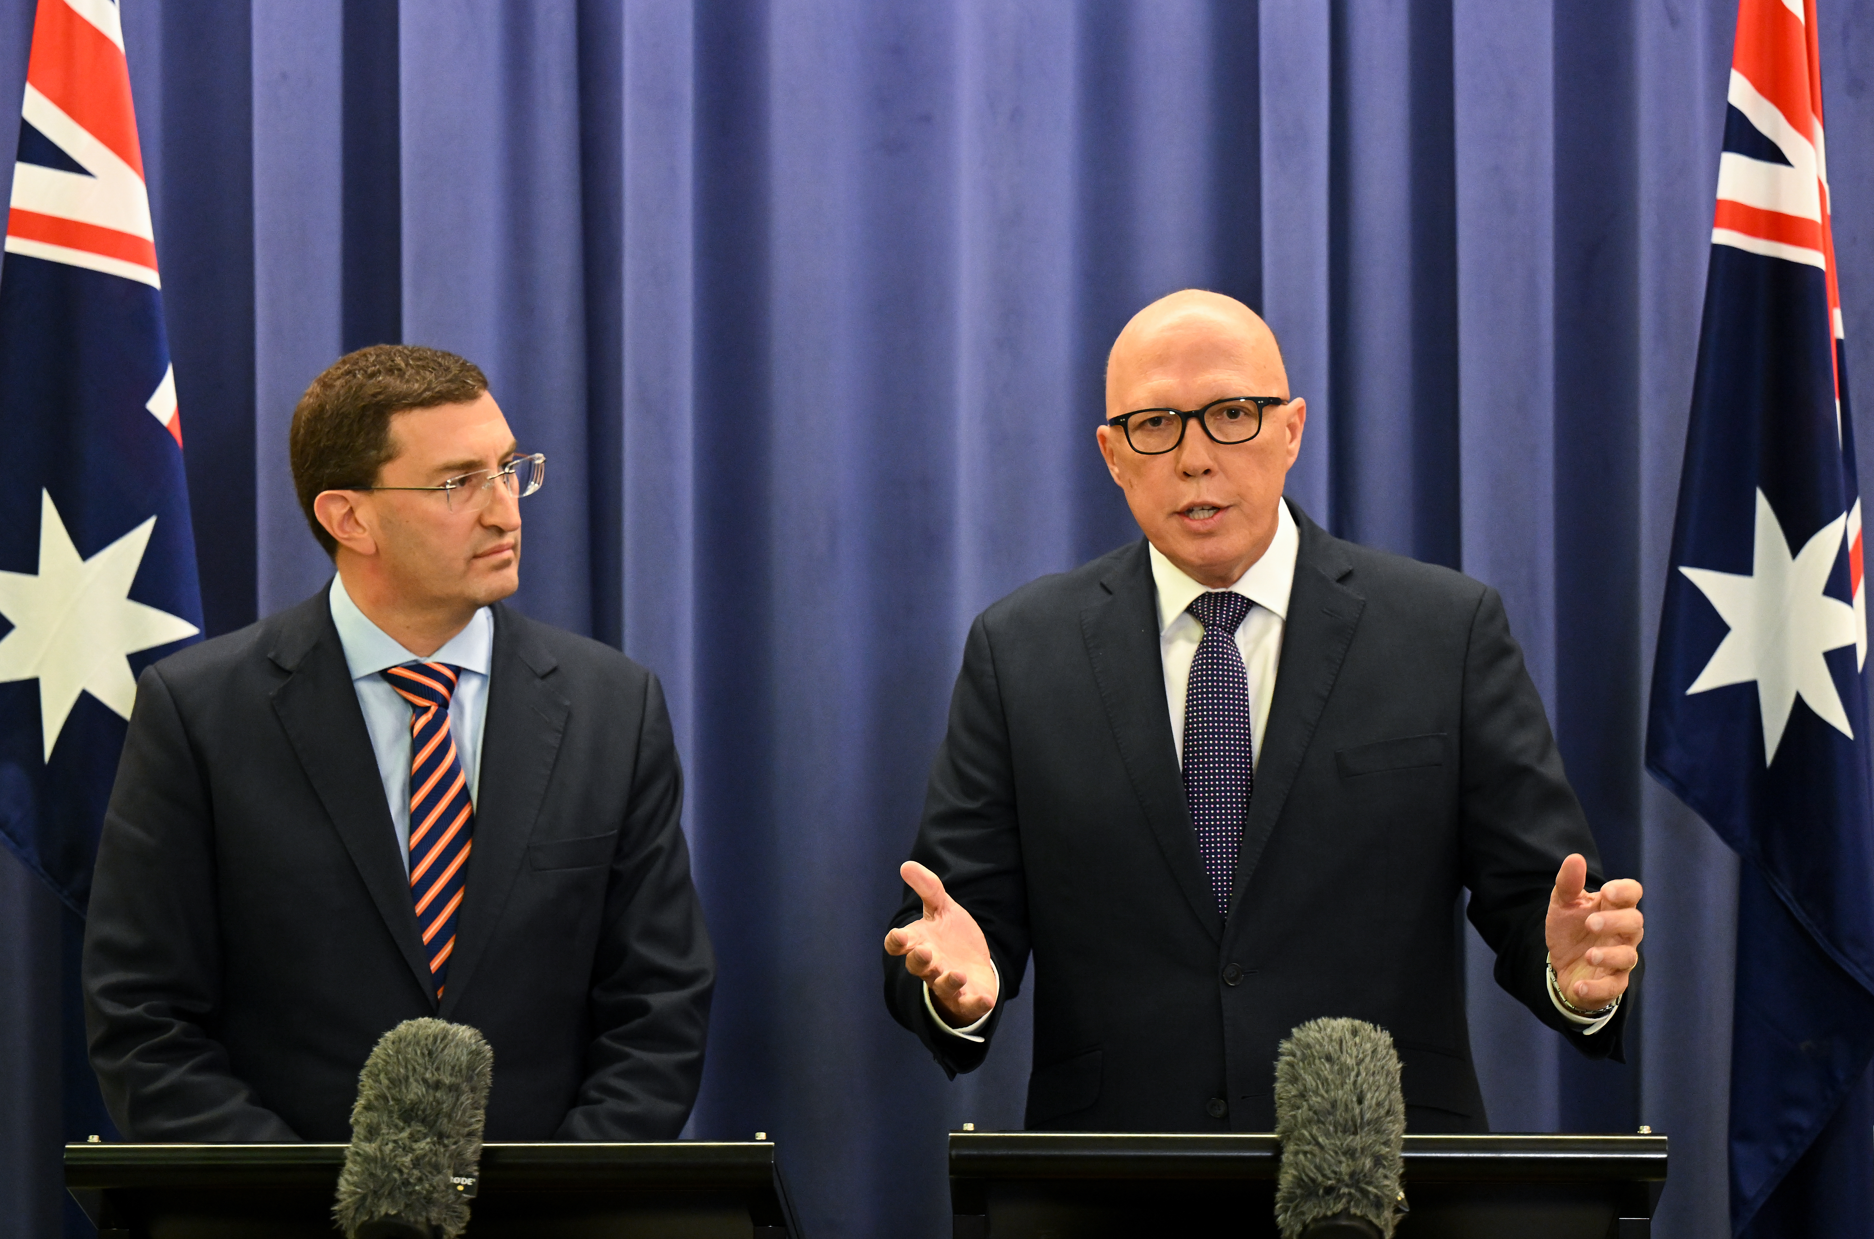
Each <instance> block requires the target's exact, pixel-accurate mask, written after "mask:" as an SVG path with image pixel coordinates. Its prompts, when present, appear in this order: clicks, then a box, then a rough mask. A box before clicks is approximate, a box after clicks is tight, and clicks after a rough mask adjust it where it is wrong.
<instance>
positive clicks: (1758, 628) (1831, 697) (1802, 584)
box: [1679, 490, 1855, 765]
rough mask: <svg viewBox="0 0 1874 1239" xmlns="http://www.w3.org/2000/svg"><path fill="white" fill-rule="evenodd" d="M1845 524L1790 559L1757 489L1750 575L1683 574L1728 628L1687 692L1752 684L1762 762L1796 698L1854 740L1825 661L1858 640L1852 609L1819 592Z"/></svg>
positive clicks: (1838, 521)
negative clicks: (1758, 716)
mask: <svg viewBox="0 0 1874 1239" xmlns="http://www.w3.org/2000/svg"><path fill="white" fill-rule="evenodd" d="M1847 521H1848V517H1847V514H1846V513H1843V514H1842V515H1841V516H1838V517H1836V518H1835V519H1834V520H1832V521H1830V522H1829V523H1828V524H1826V525H1824V526H1822V528H1820V529H1818V530H1817V531H1816V533H1815V536H1814V537H1812V538H1810V539H1809V541H1808V544H1807V545H1805V546H1804V547H1803V548H1802V550H1801V551H1799V552H1798V553H1797V554H1796V557H1795V558H1794V559H1791V558H1790V554H1789V540H1788V539H1787V538H1785V537H1784V536H1783V526H1782V525H1781V524H1780V523H1779V522H1778V521H1777V519H1776V513H1775V512H1774V511H1773V510H1772V509H1771V507H1770V501H1769V500H1768V499H1765V498H1764V497H1763V492H1762V491H1761V490H1760V491H1758V492H1757V532H1756V538H1755V543H1756V546H1755V549H1754V551H1753V553H1752V556H1751V574H1750V575H1749V576H1738V575H1737V574H1735V573H1731V572H1713V571H1711V570H1710V569H1708V568H1685V567H1681V568H1680V569H1679V571H1680V572H1683V573H1684V574H1685V575H1686V576H1687V577H1689V578H1690V579H1691V582H1692V584H1694V585H1696V586H1698V587H1699V589H1701V590H1703V591H1704V592H1705V597H1706V598H1708V599H1710V600H1711V605H1712V606H1714V607H1716V608H1717V610H1718V614H1719V615H1720V616H1721V617H1723V619H1724V622H1725V623H1727V624H1729V625H1730V626H1731V631H1730V632H1729V633H1727V634H1725V638H1724V640H1723V641H1721V642H1719V644H1718V649H1717V652H1716V653H1714V654H1712V656H1711V661H1710V662H1709V663H1706V664H1705V669H1704V670H1703V671H1701V672H1699V674H1698V678H1697V679H1696V680H1693V681H1692V687H1690V688H1688V689H1686V690H1685V692H1686V695H1687V696H1688V697H1689V696H1691V695H1692V694H1693V693H1702V692H1705V691H1707V690H1709V689H1713V688H1723V687H1724V686H1725V685H1727V684H1744V683H1748V682H1749V681H1752V680H1755V681H1756V683H1757V706H1758V708H1759V709H1760V710H1761V711H1762V712H1763V757H1764V764H1765V765H1768V764H1769V762H1770V760H1771V759H1772V758H1774V757H1775V756H1776V749H1777V745H1779V744H1780V743H1782V740H1783V729H1784V728H1785V727H1786V726H1787V725H1788V723H1789V714H1790V710H1791V708H1792V707H1793V706H1794V705H1795V703H1796V698H1797V697H1801V698H1802V699H1803V700H1804V701H1806V702H1808V703H1809V708H1810V709H1811V710H1814V711H1815V713H1816V715H1817V717H1819V718H1821V719H1822V721H1824V722H1826V723H1828V724H1829V725H1830V726H1832V727H1834V728H1835V730H1837V731H1839V732H1841V733H1842V734H1843V735H1845V736H1851V737H1852V736H1853V735H1854V730H1853V728H1851V727H1850V726H1849V725H1848V712H1847V711H1846V710H1844V709H1843V708H1842V704H1841V694H1840V693H1839V692H1837V691H1836V689H1835V677H1834V676H1832V675H1830V674H1829V670H1828V663H1827V662H1826V661H1825V660H1824V659H1823V657H1822V655H1824V654H1826V653H1827V652H1828V651H1830V650H1835V649H1840V648H1841V647H1842V646H1844V645H1853V644H1854V643H1855V617H1854V608H1853V607H1851V606H1849V605H1848V604H1847V603H1845V602H1842V601H1841V600H1840V599H1837V598H1830V597H1829V596H1828V595H1827V594H1824V593H1823V592H1822V587H1823V586H1824V585H1825V584H1827V583H1828V578H1829V574H1830V573H1831V572H1832V571H1834V568H1835V560H1836V557H1837V556H1838V555H1840V554H1841V539H1842V531H1843V530H1844V529H1845V528H1846V526H1847Z"/></svg>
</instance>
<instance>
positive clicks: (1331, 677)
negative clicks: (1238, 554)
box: [1230, 503, 1366, 909]
mask: <svg viewBox="0 0 1874 1239" xmlns="http://www.w3.org/2000/svg"><path fill="white" fill-rule="evenodd" d="M1289 509H1290V511H1292V512H1293V513H1294V515H1295V523H1296V525H1297V526H1298V527H1299V531H1300V534H1301V547H1300V550H1299V552H1298V553H1297V555H1296V559H1295V584H1294V587H1293V588H1292V589H1291V590H1290V592H1289V599H1288V620H1287V622H1286V623H1285V624H1284V625H1283V631H1282V658H1281V661H1280V663H1279V664H1278V665H1277V668H1276V673H1275V698H1274V700H1273V701H1272V702H1270V705H1269V722H1268V725H1267V726H1266V727H1265V728H1264V729H1263V750H1262V756H1261V758H1260V760H1258V761H1257V763H1256V790H1255V795H1254V796H1252V797H1251V798H1250V805H1249V816H1248V818H1247V820H1246V821H1245V822H1244V824H1243V845H1242V848H1241V849H1240V850H1239V851H1238V852H1237V857H1236V886H1235V891H1234V897H1233V898H1232V899H1231V900H1230V907H1231V908H1232V909H1234V908H1237V907H1240V906H1241V905H1242V903H1243V900H1244V897H1245V894H1246V892H1247V891H1248V890H1249V882H1250V879H1251V878H1252V877H1253V876H1255V872H1256V864H1257V862H1258V861H1260V860H1261V859H1262V850H1263V847H1264V846H1265V845H1266V844H1267V843H1268V842H1269V835H1270V832H1271V831H1273V830H1274V829H1275V823H1276V821H1277V819H1278V818H1280V817H1281V815H1282V807H1283V806H1284V805H1285V804H1287V803H1288V793H1289V791H1290V789H1291V788H1293V787H1294V785H1295V776H1296V775H1297V774H1298V773H1299V772H1300V770H1301V762H1302V758H1303V757H1304V756H1305V755H1306V754H1307V752H1308V743H1309V741H1310V740H1311V739H1313V737H1314V728H1315V724H1316V723H1318V722H1320V721H1321V711H1322V710H1323V709H1325V708H1326V706H1327V699H1328V694H1330V693H1331V692H1333V690H1334V681H1335V679H1336V678H1337V677H1338V676H1339V675H1340V667H1341V662H1342V661H1343V660H1344V659H1345V658H1346V656H1347V647H1348V646H1349V645H1350V644H1351V643H1352V642H1353V634H1354V629H1355V628H1357V627H1359V624H1360V612H1361V611H1362V610H1363V609H1364V608H1365V606H1366V599H1364V598H1362V597H1361V596H1360V595H1359V594H1357V593H1355V592H1354V591H1353V590H1351V589H1349V588H1347V587H1346V586H1344V585H1342V584H1341V583H1340V580H1341V578H1342V577H1344V576H1346V575H1347V573H1348V572H1350V571H1352V568H1353V565H1352V563H1351V562H1350V561H1349V560H1348V559H1347V557H1346V555H1345V554H1344V553H1343V552H1342V551H1341V550H1340V547H1339V545H1338V544H1337V543H1336V541H1335V539H1333V538H1332V537H1330V536H1329V535H1328V534H1327V533H1326V532H1325V531H1323V530H1322V529H1321V527H1320V526H1319V525H1316V524H1315V523H1314V522H1313V521H1311V520H1309V519H1308V517H1307V515H1306V514H1305V513H1303V512H1302V510H1301V509H1300V508H1299V507H1296V506H1295V505H1294V504H1292V503H1291V504H1289Z"/></svg>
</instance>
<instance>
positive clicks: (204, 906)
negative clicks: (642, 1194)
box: [84, 345, 715, 1142]
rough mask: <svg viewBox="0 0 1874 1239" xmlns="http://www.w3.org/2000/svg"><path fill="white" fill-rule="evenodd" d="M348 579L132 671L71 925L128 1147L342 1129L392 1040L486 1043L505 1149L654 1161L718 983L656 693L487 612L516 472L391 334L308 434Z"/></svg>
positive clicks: (693, 1069)
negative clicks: (416, 1037)
mask: <svg viewBox="0 0 1874 1239" xmlns="http://www.w3.org/2000/svg"><path fill="white" fill-rule="evenodd" d="M291 454H292V466H293V480H294V485H295V488H296V489H297V491H298V496H299V501H300V505H301V507H302V508H303V509H304V511H305V514H306V519H307V522H308V524H310V526H311V527H312V532H313V535H314V536H315V537H316V538H317V539H318V541H319V543H320V545H321V546H322V547H324V549H325V550H326V552H327V553H328V554H330V555H331V556H332V559H333V563H334V566H335V568H336V570H337V571H336V574H335V575H334V577H333V579H332V582H331V584H330V586H329V587H328V588H326V589H322V590H320V591H319V593H318V594H316V595H315V596H314V597H312V598H310V599H308V600H307V601H305V602H303V603H301V604H300V605H298V606H296V607H293V608H291V609H289V610H287V611H283V612H281V613H280V614H277V615H274V616H271V617H269V618H268V619H265V620H262V621H261V622H260V623H258V624H256V625H254V626H253V627H250V628H247V629H244V630H242V631H240V632H237V633H233V634H230V635H228V636H225V637H221V638H218V639H216V640H213V641H208V642H205V643H203V644H201V645H197V646H195V647H193V648H191V649H188V650H185V651H183V652H181V653H179V654H176V655H173V656H171V657H169V658H166V659H164V660H163V661H161V662H159V663H157V664H156V665H154V666H152V667H150V668H149V669H148V670H146V671H145V672H144V673H143V676H142V679H141V680H140V681H139V683H138V686H137V703H136V708H135V711H134V714H133V716H132V718H131V722H130V731H129V736H128V739H127V740H126V742H125V747H124V755H123V760H122V763H121V765H120V767H119V770H118V777H117V783H116V786H115V788H114V789H113V792H112V796H111V803H110V808H109V811H108V813H107V814H106V817H105V823H104V835H103V841H102V843H101V845H100V848H99V852H98V862H97V871H96V879H95V884H94V887H93V893H92V897H91V907H90V916H89V920H88V924H87V928H86V936H85V958H84V988H85V1002H86V1022H87V1027H88V1030H89V1034H90V1042H91V1059H92V1065H93V1066H94V1068H95V1069H96V1071H97V1074H98V1078H99V1081H100V1082H101V1084H102V1085H103V1090H104V1096H105V1100H106V1101H107V1103H108V1104H109V1106H110V1109H111V1114H112V1117H113V1118H114V1119H115V1120H116V1122H117V1124H118V1127H119V1128H120V1129H121V1130H122V1132H123V1133H124V1135H125V1136H127V1137H129V1138H130V1139H134V1140H156V1141H243V1142H246V1141H291V1140H345V1139H348V1138H349V1134H350V1111H351V1105H352V1100H353V1097H354V1095H355V1093H356V1091H357V1083H358V1072H359V1069H360V1067H361V1066H362V1065H363V1063H364V1060H365V1058H366V1056H367V1055H368V1054H369V1053H370V1051H371V1048H372V1047H373V1045H374V1044H375V1043H376V1042H377V1039H378V1038H379V1037H380V1036H381V1035H382V1034H383V1033H384V1032H386V1031H387V1030H389V1029H390V1028H392V1027H394V1026H396V1025H397V1024H399V1023H401V1022H402V1021H404V1020H407V1019H413V1018H417V1017H423V1016H436V1017H440V1018H442V1019H444V1020H449V1021H452V1022H456V1023H462V1024H468V1025H472V1026H474V1027H476V1028H478V1029H480V1030H481V1032H482V1033H483V1034H484V1035H485V1036H486V1037H487V1039H488V1041H489V1043H490V1044H491V1046H492V1047H493V1050H494V1088H493V1092H492V1095H491V1097H490V1099H489V1104H488V1118H487V1134H488V1137H489V1138H490V1139H497V1140H659V1139H672V1138H674V1137H675V1136H676V1135H677V1133H678V1132H679V1131H680V1130H681V1129H682V1127H683V1125H684V1122H685V1120H686V1119H687V1118H688V1115H689V1112H690V1107H691V1104H692V1102H693V1101H694V1100H695V1096H696V1090H697V1086H698V1084H699V1082H700V1078H701V1074H702V1062H703V1041H704V1033H705V1030H706V1027H707V1023H708V1017H709V1000H710V993H711V989H712V986H713V984H714V976H715V961H714V957H713V955H712V953H711V949H710V943H709V935H708V932H707V930H706V929H705V927H704V924H703V917H702V912H701V909H700V907H699V904H698V901H697V896H696V891H695V888H694V886H693V885H692V883H691V879H690V868H689V855H688V851H687V849H686V847H685V845H684V839H683V834H682V832H681V830H680V829H679V815H680V811H681V806H682V777H681V773H680V771H679V769H678V764H677V754H676V749H675V746H674V743H673V739H672V734H671V727H670V719H669V716H668V714H667V712H666V710H665V707H664V701H663V695H662V691H661V690H660V688H659V687H658V683H657V679H656V677H655V676H653V675H651V674H650V673H649V672H648V671H646V670H645V669H644V668H643V667H640V666H638V665H637V664H636V663H633V662H632V661H630V660H629V659H627V658H625V657H624V656H623V655H621V654H619V653H618V652H617V651H615V650H612V649H609V648H607V647H605V646H602V645H599V644H598V643H596V642H593V641H589V640H586V639H585V638H582V637H576V636H573V635H571V634H569V633H565V632H562V631H559V630H558V629H554V628H550V627H548V626H546V625H544V624H540V623H537V622H535V621H533V620H530V619H528V618H526V617H525V616H523V615H521V614H519V613H518V612H516V611H513V610H510V609H508V608H507V607H505V606H503V605H502V601H501V600H502V599H504V598H506V597H508V596H509V595H510V594H512V593H513V592H514V591H515V589H516V588H517V586H518V585H519V580H520V578H519V570H520V557H521V500H522V499H524V498H525V497H526V496H528V495H531V494H533V493H534V492H535V491H536V490H538V489H539V487H540V485H541V483H542V481H543V480H544V478H545V473H546V459H545V457H544V456H541V455H539V454H531V455H530V454H526V453H522V452H519V451H518V450H517V444H516V442H515V439H514V435H513V432H512V431H511V430H510V429H509V428H508V424H507V420H506V419H505V418H504V417H503V416H502V413H501V409H500V407H499V406H498V405H497V404H496V403H495V401H494V398H493V397H492V396H491V395H490V394H489V392H488V384H487V380H486V379H485V378H484V377H483V375H482V372H481V371H480V370H479V369H478V368H476V367H475V366H474V365H472V364H471V363H469V362H467V361H465V360H463V359H462V358H460V357H457V356H454V355H453V354H450V353H444V352H440V351H437V350H435V349H426V348H415V347H409V346H402V345H394V346H393V345H384V346H377V347H373V348H368V349H363V350H361V351H359V352H356V353H352V354H350V355H348V356H345V357H342V358H340V359H339V360H338V361H337V362H335V363H334V364H333V365H332V366H331V367H330V368H329V369H327V370H326V371H325V373H323V374H321V375H320V376H319V377H318V378H317V379H315V380H314V381H313V383H312V386H311V387H309V388H308V389H307V391H306V394H305V396H304V397H303V398H302V399H301V400H300V403H299V406H298V408H297V409H296V410H295V412H294V415H293V425H292V431H291Z"/></svg>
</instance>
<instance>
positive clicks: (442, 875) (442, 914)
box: [384, 663, 475, 998]
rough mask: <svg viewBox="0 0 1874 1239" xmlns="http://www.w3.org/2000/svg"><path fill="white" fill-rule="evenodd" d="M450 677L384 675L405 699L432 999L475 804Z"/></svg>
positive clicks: (456, 907) (445, 958) (427, 671)
mask: <svg viewBox="0 0 1874 1239" xmlns="http://www.w3.org/2000/svg"><path fill="white" fill-rule="evenodd" d="M456 674H457V672H456V668H454V667H451V666H449V665H448V664H447V663H406V664H404V665H403V666H401V667H392V668H390V669H389V670H388V671H386V672H384V678H385V679H386V680H389V681H390V685H391V687H392V688H394V689H396V690H397V693H398V695H399V696H401V697H402V698H403V699H404V700H405V701H407V702H409V703H410V898H411V899H413V900H415V901H416V923H417V928H418V929H420V930H422V932H423V949H424V950H425V951H426V952H427V953H428V956H429V970H430V975H431V976H432V977H433V978H434V979H435V982H436V996H437V997H438V998H440V997H442V987H443V981H444V980H445V979H446V978H447V977H448V975H449V956H450V955H451V954H453V953H454V951H455V926H456V914H457V913H458V912H460V911H461V909H462V890H463V887H465V886H466V885H467V884H468V858H469V842H470V836H471V835H472V834H473V833H474V831H475V806H474V805H473V804H472V803H470V801H469V789H468V779H467V778H465V777H464V775H463V773H462V761H461V758H460V757H459V756H457V754H456V748H455V735H454V733H452V732H451V731H450V729H449V699H450V697H452V696H453V695H454V694H455V685H456Z"/></svg>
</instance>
